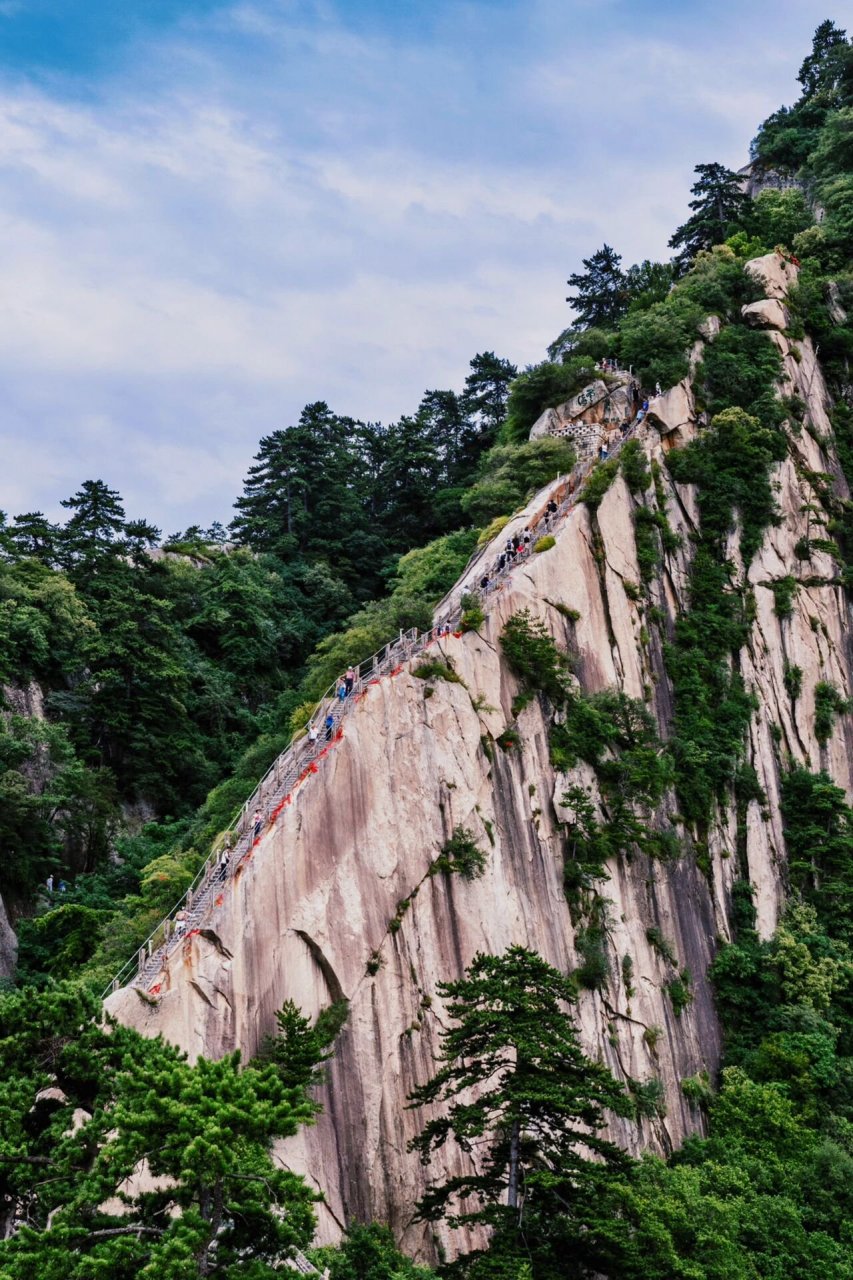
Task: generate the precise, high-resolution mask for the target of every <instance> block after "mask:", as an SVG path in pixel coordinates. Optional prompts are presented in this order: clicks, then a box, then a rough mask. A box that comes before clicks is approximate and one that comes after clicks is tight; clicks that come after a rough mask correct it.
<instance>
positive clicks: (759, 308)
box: [740, 298, 791, 329]
mask: <svg viewBox="0 0 853 1280" xmlns="http://www.w3.org/2000/svg"><path fill="white" fill-rule="evenodd" d="M740 313H741V315H742V316H743V318H744V320H745V321H746V323H747V324H750V325H752V326H753V328H755V329H787V328H788V326H789V325H790V323H791V313H790V312H789V311H788V308H787V307H786V306H785V305H784V303H782V302H780V301H779V299H778V298H762V299H761V301H760V302H750V303H749V305H748V306H745V307H741V309H740Z"/></svg>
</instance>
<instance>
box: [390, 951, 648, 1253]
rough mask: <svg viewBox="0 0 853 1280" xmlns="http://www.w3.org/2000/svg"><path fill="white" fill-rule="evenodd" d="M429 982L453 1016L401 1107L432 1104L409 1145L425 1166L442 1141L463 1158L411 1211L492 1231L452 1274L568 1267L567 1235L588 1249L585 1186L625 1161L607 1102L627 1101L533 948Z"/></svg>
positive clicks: (558, 981)
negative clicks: (422, 1078) (588, 1050)
mask: <svg viewBox="0 0 853 1280" xmlns="http://www.w3.org/2000/svg"><path fill="white" fill-rule="evenodd" d="M439 990H440V993H441V995H442V997H443V998H444V999H445V1000H447V1001H448V1009H447V1012H448V1016H449V1018H450V1019H451V1020H452V1022H453V1024H454V1025H452V1026H451V1027H450V1028H449V1029H448V1030H447V1031H446V1032H445V1033H444V1035H443V1044H442V1049H441V1054H440V1062H441V1066H440V1067H439V1070H438V1071H437V1072H436V1074H435V1075H434V1076H433V1077H432V1079H431V1080H428V1081H427V1082H426V1083H425V1084H423V1085H421V1086H420V1087H419V1088H418V1089H416V1090H415V1091H414V1093H413V1094H412V1095H411V1099H410V1105H411V1106H413V1107H423V1106H428V1105H436V1104H437V1106H438V1108H439V1111H440V1113H439V1114H438V1115H435V1116H434V1118H433V1119H431V1120H429V1121H428V1122H427V1124H426V1125H425V1126H424V1129H423V1130H422V1132H421V1133H420V1134H419V1136H418V1137H417V1138H416V1139H414V1140H413V1142H412V1144H411V1145H412V1148H413V1149H414V1150H416V1151H418V1152H419V1153H420V1156H421V1160H422V1162H423V1163H424V1164H429V1163H430V1161H431V1159H432V1157H433V1156H434V1154H435V1153H436V1152H438V1151H439V1150H442V1149H443V1148H445V1147H447V1148H448V1152H447V1154H448V1155H451V1153H453V1154H456V1153H461V1154H462V1156H463V1159H465V1160H466V1162H467V1164H468V1167H467V1169H466V1171H464V1172H459V1173H455V1174H452V1175H450V1176H448V1177H446V1178H444V1179H441V1180H438V1181H435V1182H433V1183H432V1185H431V1186H430V1187H429V1188H428V1190H427V1191H426V1193H425V1194H424V1196H423V1197H422V1198H421V1200H420V1201H419V1203H418V1216H419V1217H420V1218H421V1219H422V1220H425V1221H436V1220H439V1219H446V1220H447V1221H448V1222H449V1223H451V1224H453V1225H462V1224H479V1225H483V1226H487V1227H490V1228H491V1229H492V1231H493V1235H492V1239H491V1244H490V1247H489V1250H488V1251H487V1252H484V1251H477V1252H475V1253H472V1254H468V1255H466V1256H465V1257H464V1258H462V1259H460V1260H459V1262H458V1263H457V1264H455V1267H454V1269H455V1270H457V1271H459V1272H460V1273H462V1274H466V1275H467V1274H470V1275H476V1276H478V1277H480V1276H487V1275H498V1274H507V1275H509V1274H515V1273H514V1272H512V1271H511V1270H502V1268H505V1267H506V1266H507V1265H509V1264H510V1263H512V1262H517V1263H518V1264H520V1263H522V1262H524V1261H528V1262H530V1263H531V1264H532V1266H533V1271H534V1274H535V1275H536V1276H540V1275H541V1276H542V1277H549V1276H551V1275H557V1274H559V1275H562V1276H567V1275H570V1274H574V1273H573V1272H571V1271H568V1270H565V1269H564V1270H559V1267H560V1266H564V1265H565V1260H566V1257H567V1256H568V1255H567V1253H566V1250H567V1249H568V1248H569V1247H570V1244H571V1248H572V1249H573V1250H574V1251H575V1254H576V1256H577V1258H578V1259H580V1258H581V1257H582V1256H586V1255H587V1254H588V1251H589V1250H588V1245H587V1244H585V1243H584V1239H583V1237H584V1236H585V1235H587V1234H588V1231H589V1225H590V1221H591V1219H593V1218H594V1217H595V1208H594V1199H595V1197H594V1188H595V1187H596V1186H598V1185H599V1183H600V1182H601V1180H602V1179H606V1178H607V1177H608V1176H610V1175H611V1174H612V1172H613V1171H614V1170H615V1169H618V1168H621V1167H623V1166H624V1165H625V1163H626V1157H625V1156H624V1155H623V1153H622V1152H621V1151H620V1150H619V1149H618V1148H617V1147H615V1146H614V1145H613V1144H612V1143H611V1142H608V1141H606V1140H605V1139H603V1138H602V1137H601V1136H600V1130H601V1128H602V1127H603V1125H604V1113H605V1111H606V1110H607V1109H613V1110H617V1111H623V1112H624V1111H626V1110H627V1107H626V1098H625V1094H624V1092H623V1090H622V1089H621V1087H620V1086H619V1085H618V1084H617V1082H616V1081H615V1080H614V1079H613V1077H612V1076H611V1074H610V1072H609V1071H607V1069H606V1068H604V1067H602V1066H600V1065H598V1064H597V1063H594V1062H591V1061H590V1060H589V1059H588V1058H587V1057H586V1055H585V1054H584V1052H583V1050H582V1048H581V1046H580V1044H579V1042H578V1036H577V1032H576V1030H575V1027H574V1024H573V1022H572V1018H571V1016H570V1013H569V1005H570V1004H571V1003H572V1002H573V1000H574V989H573V987H572V984H571V982H570V981H569V980H568V979H567V978H565V977H564V976H563V975H562V974H560V973H558V972H557V971H556V970H555V969H553V968H552V967H551V966H550V965H549V964H547V963H546V962H545V961H544V960H543V959H542V958H541V957H540V956H538V955H536V954H535V953H534V952H531V951H528V950H526V949H525V948H523V947H518V946H514V947H510V948H509V950H508V951H506V952H504V954H503V955H500V956H490V955H477V956H476V957H475V958H474V960H473V962H472V964H471V965H470V967H469V969H468V970H467V972H466V974H465V976H464V977H463V978H460V979H459V980H457V981H454V982H447V983H442V984H441V985H440V987H439ZM561 1258H562V1260H563V1261H562V1263H561V1261H560V1259H561Z"/></svg>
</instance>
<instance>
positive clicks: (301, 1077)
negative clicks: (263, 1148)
mask: <svg viewBox="0 0 853 1280" xmlns="http://www.w3.org/2000/svg"><path fill="white" fill-rule="evenodd" d="M348 1015H349V1001H348V1000H347V999H346V998H345V997H341V998H340V999H339V1000H336V1001H335V1002H334V1003H333V1004H330V1005H328V1006H327V1007H326V1008H325V1009H323V1010H321V1012H320V1013H319V1014H318V1015H317V1018H316V1021H315V1022H314V1024H313V1025H312V1023H311V1022H310V1020H309V1019H308V1018H306V1017H305V1016H304V1015H303V1014H302V1011H301V1010H300V1009H299V1008H298V1007H297V1006H296V1005H295V1004H294V1003H293V1001H292V1000H285V1002H284V1004H283V1005H282V1007H281V1008H280V1009H279V1010H278V1011H277V1013H276V1015H275V1020H276V1023H277V1025H278V1031H277V1032H276V1034H275V1035H273V1036H267V1037H266V1038H265V1039H264V1041H263V1044H262V1046H261V1050H260V1053H259V1055H258V1058H259V1061H261V1062H271V1063H272V1064H273V1065H274V1066H275V1067H276V1069H277V1071H278V1074H279V1078H280V1080H281V1082H282V1084H283V1085H284V1086H285V1088H287V1089H308V1088H309V1087H311V1086H312V1085H315V1084H320V1083H322V1081H323V1080H324V1079H325V1075H324V1072H323V1070H322V1066H323V1063H324V1062H328V1061H329V1059H330V1058H331V1057H332V1056H333V1053H332V1045H333V1044H334V1042H335V1040H336V1039H337V1037H338V1035H339V1033H340V1031H341V1030H342V1028H343V1026H344V1024H345V1023H346V1020H347V1017H348ZM312 1106H313V1107H314V1109H315V1111H319V1110H320V1107H319V1104H317V1103H312Z"/></svg>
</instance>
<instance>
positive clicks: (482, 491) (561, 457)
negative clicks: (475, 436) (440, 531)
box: [461, 436, 576, 524]
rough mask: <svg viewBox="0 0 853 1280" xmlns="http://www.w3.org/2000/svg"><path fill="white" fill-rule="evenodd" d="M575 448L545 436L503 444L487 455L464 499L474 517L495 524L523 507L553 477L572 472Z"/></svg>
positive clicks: (463, 507)
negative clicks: (497, 520) (499, 517)
mask: <svg viewBox="0 0 853 1280" xmlns="http://www.w3.org/2000/svg"><path fill="white" fill-rule="evenodd" d="M575 461H576V455H575V451H574V449H573V448H572V446H571V445H570V444H569V443H567V441H565V440H557V439H555V438H554V437H553V436H544V437H543V438H542V439H540V440H526V441H525V442H524V443H522V444H514V443H507V444H499V445H495V447H494V448H493V449H490V450H489V452H488V453H487V454H486V455H485V457H484V458H483V461H482V464H481V467H480V471H479V474H478V477H477V479H476V481H475V482H474V484H473V485H472V486H471V487H470V488H469V489H468V491H467V492H466V493H465V494H464V495H463V497H462V499H461V505H462V510H463V511H464V512H465V514H466V515H467V516H468V517H470V519H472V520H475V521H477V523H482V522H483V521H489V522H490V524H494V523H495V520H496V518H497V517H498V516H502V517H505V516H507V515H508V514H511V513H512V512H513V511H515V510H517V509H518V508H519V507H522V506H523V505H524V503H525V502H526V501H527V499H528V498H529V497H531V496H532V495H533V494H534V493H535V492H536V491H537V490H538V489H541V488H542V486H543V485H545V484H547V483H548V481H549V480H554V479H556V477H557V476H559V475H564V474H565V473H566V472H569V471H571V469H572V467H573V466H574V464H575Z"/></svg>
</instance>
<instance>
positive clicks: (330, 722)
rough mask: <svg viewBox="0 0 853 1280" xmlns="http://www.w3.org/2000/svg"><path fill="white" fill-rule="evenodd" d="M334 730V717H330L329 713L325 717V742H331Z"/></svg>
mask: <svg viewBox="0 0 853 1280" xmlns="http://www.w3.org/2000/svg"><path fill="white" fill-rule="evenodd" d="M334 729H335V717H334V716H333V715H332V713H331V711H330V712H329V714H328V715H327V716H326V741H327V742H331V741H332V734H333V732H334Z"/></svg>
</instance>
